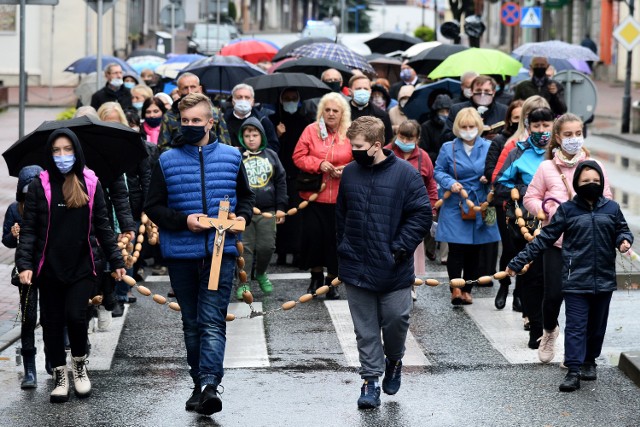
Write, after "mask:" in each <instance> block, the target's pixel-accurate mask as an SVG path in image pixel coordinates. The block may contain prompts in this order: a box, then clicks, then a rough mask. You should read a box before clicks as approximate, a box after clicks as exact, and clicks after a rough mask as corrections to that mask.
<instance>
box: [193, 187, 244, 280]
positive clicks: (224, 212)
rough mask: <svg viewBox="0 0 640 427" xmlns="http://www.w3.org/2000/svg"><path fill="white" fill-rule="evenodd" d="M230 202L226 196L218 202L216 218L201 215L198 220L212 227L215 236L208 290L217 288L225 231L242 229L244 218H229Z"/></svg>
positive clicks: (203, 225) (203, 224)
mask: <svg viewBox="0 0 640 427" xmlns="http://www.w3.org/2000/svg"><path fill="white" fill-rule="evenodd" d="M229 210H230V203H229V200H228V199H227V198H225V200H222V201H221V202H220V208H219V209H218V218H209V217H206V216H201V217H199V218H198V222H199V223H200V225H201V226H202V227H205V228H214V229H215V230H216V237H215V240H214V244H213V245H214V247H213V256H212V257H211V272H210V273H209V290H212V291H215V290H218V281H219V280H220V265H221V263H222V253H223V251H224V238H225V234H226V232H227V231H229V232H239V231H244V228H245V220H244V218H237V219H236V218H233V219H230V218H229Z"/></svg>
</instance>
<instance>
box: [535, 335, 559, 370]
mask: <svg viewBox="0 0 640 427" xmlns="http://www.w3.org/2000/svg"><path fill="white" fill-rule="evenodd" d="M559 334H560V327H558V326H556V328H555V329H554V330H553V331H551V332H548V331H547V330H546V329H545V330H544V331H543V332H542V336H541V337H540V338H539V339H538V341H540V346H539V347H538V359H540V361H541V362H542V363H549V362H551V361H552V360H553V357H554V356H555V353H554V347H555V345H556V338H558V335H559Z"/></svg>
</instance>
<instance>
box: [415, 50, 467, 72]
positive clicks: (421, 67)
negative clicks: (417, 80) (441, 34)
mask: <svg viewBox="0 0 640 427" xmlns="http://www.w3.org/2000/svg"><path fill="white" fill-rule="evenodd" d="M467 49H469V48H468V47H466V46H461V45H459V44H441V45H439V46H436V47H432V48H430V49H426V50H424V51H422V52H420V53H419V54H417V55H416V56H414V57H413V58H411V59H410V60H409V62H408V64H409V65H410V66H411V67H412V68H413V69H414V70H416V73H418V74H423V75H427V74H429V73H430V72H432V71H433V70H435V69H436V67H437V66H438V65H440V63H441V62H442V61H444V60H445V59H447V58H448V57H449V56H450V55H453V54H454V53H458V52H462V51H463V50H467ZM469 70H473V64H469Z"/></svg>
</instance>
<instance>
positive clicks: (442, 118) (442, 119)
mask: <svg viewBox="0 0 640 427" xmlns="http://www.w3.org/2000/svg"><path fill="white" fill-rule="evenodd" d="M438 118H439V119H440V121H441V122H442V123H446V122H447V119H448V118H449V116H448V115H446V116H445V115H443V114H439V115H438Z"/></svg>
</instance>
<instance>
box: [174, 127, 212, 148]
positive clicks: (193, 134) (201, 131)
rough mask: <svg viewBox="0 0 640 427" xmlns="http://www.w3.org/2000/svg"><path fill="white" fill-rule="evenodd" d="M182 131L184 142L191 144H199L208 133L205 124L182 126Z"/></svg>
mask: <svg viewBox="0 0 640 427" xmlns="http://www.w3.org/2000/svg"><path fill="white" fill-rule="evenodd" d="M180 132H181V133H182V138H183V139H184V142H186V143H187V144H190V145H195V144H197V143H198V142H200V141H201V140H202V138H204V136H205V135H206V134H207V131H206V129H205V127H204V126H180Z"/></svg>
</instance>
